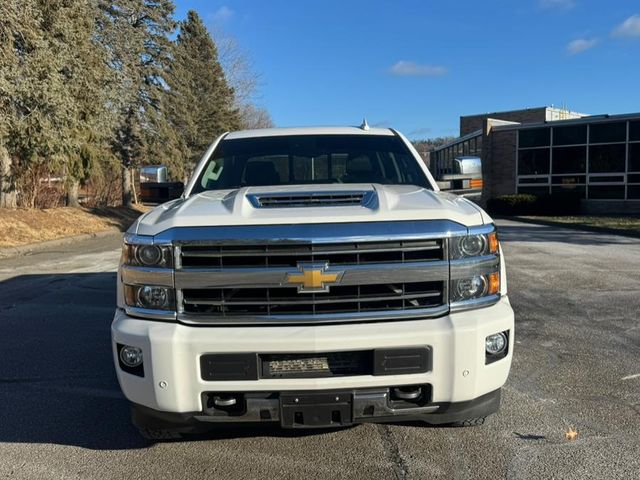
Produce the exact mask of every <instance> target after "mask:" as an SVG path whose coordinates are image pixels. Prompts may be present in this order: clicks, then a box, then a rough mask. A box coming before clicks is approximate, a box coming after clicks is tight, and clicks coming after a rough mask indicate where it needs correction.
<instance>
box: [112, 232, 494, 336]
mask: <svg viewBox="0 0 640 480" xmlns="http://www.w3.org/2000/svg"><path fill="white" fill-rule="evenodd" d="M493 228H494V227H493V226H492V225H482V226H479V227H478V228H474V229H472V230H471V233H482V232H484V231H491V230H492V229H493ZM468 233H470V229H468V228H467V227H464V226H462V225H460V224H458V223H455V222H452V221H448V220H435V221H400V222H371V223H356V224H308V225H265V226H237V227H236V226H232V227H183V228H173V229H169V230H166V231H164V232H162V233H160V234H159V235H157V236H155V237H153V243H156V244H163V245H167V244H171V245H173V248H174V258H175V271H172V273H173V278H172V280H173V284H174V287H175V289H176V300H177V302H176V303H177V305H178V310H177V312H166V319H177V320H178V321H180V322H183V323H187V324H194V325H198V324H200V325H227V326H229V325H234V326H235V325H252V324H271V325H286V324H316V323H320V324H322V323H346V322H363V321H379V320H402V319H412V318H429V317H435V316H441V315H444V314H446V313H448V312H449V310H450V308H451V309H453V307H454V306H453V305H449V300H448V288H449V280H450V279H451V278H456V277H458V276H459V275H464V272H465V270H466V269H467V268H469V267H470V266H472V265H477V264H478V262H480V263H482V264H483V266H486V268H489V269H496V268H499V259H496V258H495V257H492V258H474V259H471V260H459V261H452V262H450V261H449V260H448V241H447V239H448V238H451V237H454V236H460V235H467V234H468ZM146 238H149V237H146ZM270 249H271V251H270ZM289 250H291V252H293V260H296V255H300V257H299V258H300V261H305V260H306V259H307V257H308V256H310V255H311V256H312V258H314V259H315V260H323V258H322V257H323V256H328V258H330V257H331V256H332V255H333V256H335V258H334V260H336V259H338V258H339V257H340V256H341V255H345V252H347V253H346V255H352V257H349V259H347V260H348V261H347V260H345V262H344V263H340V261H339V260H336V263H335V265H333V264H331V262H330V265H333V268H337V269H340V270H341V271H343V275H342V277H341V280H340V283H339V286H332V287H331V288H330V289H329V292H328V293H319V294H313V295H310V294H297V295H296V294H291V291H290V290H289V291H288V290H287V289H291V288H292V287H291V286H290V285H288V284H287V281H286V279H287V275H288V274H290V273H292V272H298V273H299V271H298V269H297V268H296V265H294V264H293V263H292V262H291V261H290V260H291V257H292V255H291V252H290V251H289ZM193 252H199V253H201V254H203V255H201V256H200V257H198V256H197V255H196V256H195V257H194V256H193V255H191V257H190V256H189V253H191V254H192V253H193ZM415 252H418V253H417V254H416V253H415ZM185 253H187V255H184V254H185ZM265 253H275V254H274V255H265ZM227 254H229V255H227ZM237 254H240V255H237ZM305 255H306V256H305ZM353 255H355V256H353ZM367 255H373V258H369V259H367V258H368V257H367ZM376 255H382V257H380V258H377V259H376ZM385 255H387V257H385ZM414 255H418V257H413V256H414ZM232 257H233V258H250V259H251V260H250V261H249V262H248V263H249V265H242V264H236V265H230V264H225V263H224V261H225V258H232ZM267 257H268V258H271V257H273V258H274V259H277V260H276V261H275V262H271V263H270V262H269V260H264V259H265V258H267ZM283 257H285V258H287V261H286V262H280V263H278V261H280V260H282V258H283ZM187 258H206V259H207V261H206V262H205V264H200V265H194V264H191V263H189V261H186V262H184V260H185V259H187ZM212 258H213V259H215V260H214V262H213V263H212V264H211V263H209V264H207V262H209V260H210V259H212ZM256 258H257V259H260V260H259V262H263V260H264V263H260V264H257V263H256V262H255V259H256ZM381 258H382V260H381V261H377V260H380V259H381ZM416 258H417V259H416ZM218 259H220V263H217V262H218ZM354 259H355V260H354ZM384 260H387V261H384ZM183 262H184V263H183ZM295 263H296V264H297V263H299V262H298V261H296V262H295ZM122 272H123V280H124V282H125V283H129V281H128V279H131V280H132V282H131V283H136V284H154V281H153V280H154V272H152V271H149V269H148V270H145V271H142V270H141V269H139V268H135V267H123V269H122ZM158 273H160V272H158ZM168 274H169V272H162V275H165V276H164V277H163V278H164V279H165V280H163V283H169V278H170V277H169V275H168ZM155 278H156V279H157V278H158V277H155ZM203 292H204V293H206V295H202V294H203ZM274 292H275V293H276V294H275V295H274V294H273V293H274ZM194 293H195V294H197V295H195V296H194ZM493 300H494V301H497V299H493ZM198 301H199V302H198ZM385 302H386V303H385ZM346 304H349V305H346ZM194 305H199V307H196V308H194ZM202 305H204V308H203V307H202ZM254 307H259V308H254ZM126 310H127V312H129V313H130V314H132V315H135V316H141V317H147V318H150V317H149V316H148V315H146V314H147V313H148V312H142V311H136V309H129V308H127V309H126ZM153 318H158V315H157V314H155V315H154V316H153Z"/></svg>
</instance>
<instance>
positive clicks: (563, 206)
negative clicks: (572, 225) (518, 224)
mask: <svg viewBox="0 0 640 480" xmlns="http://www.w3.org/2000/svg"><path fill="white" fill-rule="evenodd" d="M487 210H488V211H489V213H491V214H492V215H549V216H551V215H576V214H578V213H580V195H579V194H577V193H573V192H565V193H557V194H555V195H530V194H524V193H520V194H516V195H500V196H498V197H493V198H491V199H490V200H489V202H488V203H487Z"/></svg>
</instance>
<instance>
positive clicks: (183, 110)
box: [167, 10, 240, 166]
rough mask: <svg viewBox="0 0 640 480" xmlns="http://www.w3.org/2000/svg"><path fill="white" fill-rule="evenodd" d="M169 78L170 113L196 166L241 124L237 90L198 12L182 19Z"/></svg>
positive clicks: (186, 152)
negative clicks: (219, 138)
mask: <svg viewBox="0 0 640 480" xmlns="http://www.w3.org/2000/svg"><path fill="white" fill-rule="evenodd" d="M167 82H168V85H169V88H170V94H169V97H168V100H169V101H168V104H169V105H168V113H169V117H170V122H171V125H172V127H173V129H174V131H175V132H176V133H177V134H178V136H179V142H180V143H179V145H180V148H181V149H182V151H183V152H184V155H185V159H187V160H188V161H189V164H190V166H193V165H194V164H195V163H196V162H197V161H198V159H199V158H200V156H201V155H202V154H203V153H204V151H205V150H206V149H207V147H208V146H209V144H210V143H211V142H212V141H213V140H214V139H215V137H216V136H218V135H220V134H221V133H224V132H225V131H228V130H237V129H238V128H240V115H239V112H238V110H237V109H236V108H235V107H234V92H233V89H232V88H231V87H230V86H229V84H228V83H227V80H226V78H225V74H224V71H223V69H222V66H221V65H220V62H219V61H218V51H217V49H216V45H215V43H214V41H213V40H212V38H211V36H210V35H209V32H208V31H207V29H206V27H205V25H204V23H203V22H202V20H201V18H200V17H199V16H198V14H197V13H196V12H194V11H193V10H191V11H189V12H188V14H187V18H186V20H184V21H183V22H181V23H180V33H179V35H178V36H177V38H176V41H175V44H174V49H173V61H172V63H171V68H170V71H169V75H168V77H167Z"/></svg>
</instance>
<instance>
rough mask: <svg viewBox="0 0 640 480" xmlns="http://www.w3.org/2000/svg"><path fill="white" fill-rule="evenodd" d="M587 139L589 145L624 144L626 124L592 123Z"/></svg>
mask: <svg viewBox="0 0 640 480" xmlns="http://www.w3.org/2000/svg"><path fill="white" fill-rule="evenodd" d="M589 137H590V138H589V143H608V142H625V141H626V140H627V122H612V123H593V124H591V127H590V134H589Z"/></svg>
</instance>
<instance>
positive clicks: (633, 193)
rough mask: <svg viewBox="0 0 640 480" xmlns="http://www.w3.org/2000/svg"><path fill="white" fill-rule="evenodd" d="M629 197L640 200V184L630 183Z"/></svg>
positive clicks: (628, 188)
mask: <svg viewBox="0 0 640 480" xmlns="http://www.w3.org/2000/svg"><path fill="white" fill-rule="evenodd" d="M627 198H629V199H633V200H640V185H629V186H628V187H627Z"/></svg>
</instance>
